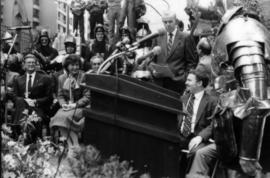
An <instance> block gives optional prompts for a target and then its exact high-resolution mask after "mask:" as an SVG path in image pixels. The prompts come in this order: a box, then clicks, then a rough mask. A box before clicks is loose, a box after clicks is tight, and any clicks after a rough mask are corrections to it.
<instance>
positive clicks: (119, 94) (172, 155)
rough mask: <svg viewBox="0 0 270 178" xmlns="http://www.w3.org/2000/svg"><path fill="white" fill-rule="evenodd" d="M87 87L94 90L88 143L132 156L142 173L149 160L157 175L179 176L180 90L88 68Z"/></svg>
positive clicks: (88, 116)
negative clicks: (176, 90) (95, 71)
mask: <svg viewBox="0 0 270 178" xmlns="http://www.w3.org/2000/svg"><path fill="white" fill-rule="evenodd" d="M85 87H87V88H89V89H90V91H91V108H90V109H85V111H84V115H85V117H86V121H85V129H84V132H83V142H84V143H85V144H92V145H94V146H96V147H97V148H98V149H99V150H100V151H101V152H102V155H104V156H106V157H108V156H110V155H113V154H117V155H119V156H120V158H121V160H127V161H131V162H133V165H132V166H133V167H134V168H135V169H136V170H138V171H139V173H138V175H140V174H142V173H143V172H144V171H145V168H144V166H145V165H147V167H148V168H147V169H148V170H147V171H149V172H150V173H151V175H152V177H153V178H161V177H170V178H179V177H180V160H179V155H180V148H179V139H178V131H177V114H179V112H180V108H182V107H181V102H180V100H179V98H180V96H179V95H178V94H177V93H175V92H172V91H169V90H166V89H164V88H160V87H158V86H156V85H153V84H151V83H146V82H143V81H140V80H138V79H134V78H130V77H128V76H122V75H120V76H119V77H116V76H109V75H95V74H89V75H87V76H86V85H85Z"/></svg>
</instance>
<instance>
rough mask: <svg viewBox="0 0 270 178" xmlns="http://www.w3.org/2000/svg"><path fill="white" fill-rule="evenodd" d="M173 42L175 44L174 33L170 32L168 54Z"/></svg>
mask: <svg viewBox="0 0 270 178" xmlns="http://www.w3.org/2000/svg"><path fill="white" fill-rule="evenodd" d="M172 44H173V34H172V33H170V34H169V41H168V45H167V51H168V54H169V53H170V52H171V49H172Z"/></svg>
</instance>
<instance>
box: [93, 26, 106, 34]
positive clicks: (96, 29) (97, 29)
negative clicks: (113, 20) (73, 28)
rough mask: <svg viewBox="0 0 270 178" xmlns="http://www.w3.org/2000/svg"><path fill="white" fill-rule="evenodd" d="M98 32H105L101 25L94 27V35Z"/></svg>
mask: <svg viewBox="0 0 270 178" xmlns="http://www.w3.org/2000/svg"><path fill="white" fill-rule="evenodd" d="M97 31H99V32H105V28H104V26H103V25H102V24H97V25H96V27H95V33H96V32H97Z"/></svg>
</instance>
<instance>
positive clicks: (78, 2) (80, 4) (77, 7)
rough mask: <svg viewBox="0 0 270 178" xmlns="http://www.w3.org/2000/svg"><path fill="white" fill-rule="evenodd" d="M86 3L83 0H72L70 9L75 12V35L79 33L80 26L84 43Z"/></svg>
mask: <svg viewBox="0 0 270 178" xmlns="http://www.w3.org/2000/svg"><path fill="white" fill-rule="evenodd" d="M85 8H86V4H85V2H84V1H83V0H72V1H71V5H70V9H71V12H72V14H73V18H74V19H73V29H74V32H75V36H77V35H78V27H79V28H80V36H81V42H82V43H84V42H85V39H84V10H85Z"/></svg>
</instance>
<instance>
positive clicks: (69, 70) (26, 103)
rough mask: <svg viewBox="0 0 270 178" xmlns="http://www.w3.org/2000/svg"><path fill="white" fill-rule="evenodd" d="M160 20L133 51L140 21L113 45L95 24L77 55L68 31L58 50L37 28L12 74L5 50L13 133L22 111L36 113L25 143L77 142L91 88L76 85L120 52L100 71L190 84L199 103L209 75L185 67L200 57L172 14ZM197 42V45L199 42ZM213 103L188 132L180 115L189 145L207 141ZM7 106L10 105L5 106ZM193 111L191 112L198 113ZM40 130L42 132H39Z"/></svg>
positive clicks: (143, 30)
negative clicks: (160, 30) (160, 29)
mask: <svg viewBox="0 0 270 178" xmlns="http://www.w3.org/2000/svg"><path fill="white" fill-rule="evenodd" d="M162 21H163V23H164V27H165V31H164V34H161V35H159V36H158V37H157V38H156V39H154V40H148V41H144V42H142V43H140V44H139V47H138V49H136V50H134V51H128V49H129V48H130V47H132V44H133V42H135V41H138V40H140V39H143V38H144V37H145V36H147V35H149V34H151V30H150V28H149V26H148V24H147V23H145V22H143V23H141V24H140V25H138V28H137V32H136V38H135V39H133V38H132V36H131V32H130V30H129V29H128V28H127V27H123V28H120V30H119V42H118V43H115V44H113V45H110V44H109V40H108V38H107V35H106V34H107V33H106V30H105V28H104V26H103V25H102V24H97V25H96V27H95V30H94V40H92V41H91V42H90V44H89V46H86V49H85V50H86V51H87V52H86V53H85V54H86V55H84V56H83V55H80V54H77V51H76V49H77V45H79V44H77V43H76V39H75V37H74V36H72V35H67V36H66V38H65V41H64V45H65V54H61V55H58V52H57V50H56V49H54V48H52V47H51V45H50V39H49V36H48V33H46V32H47V31H42V33H41V35H40V38H39V46H38V47H37V48H36V50H34V51H32V52H31V53H28V54H26V55H24V58H23V60H22V65H21V70H23V71H24V72H20V73H21V75H20V74H17V73H13V72H17V71H12V70H10V69H11V68H12V64H13V63H14V62H13V61H17V60H18V59H17V58H16V57H14V56H12V55H10V56H9V58H8V59H6V60H8V61H9V63H8V68H7V69H8V70H7V72H6V77H7V78H8V79H6V82H7V85H8V89H9V90H8V92H9V91H10V93H9V94H8V95H7V97H5V99H2V93H1V99H2V100H4V101H5V102H6V103H13V105H14V108H15V109H14V111H13V113H12V116H11V118H12V119H11V120H10V121H9V122H10V124H12V125H13V126H14V127H13V128H14V132H15V133H16V134H15V135H14V138H16V136H18V135H19V134H20V133H21V132H22V129H21V128H20V119H22V118H23V117H24V116H25V113H27V114H31V113H36V114H37V115H38V116H39V117H40V118H41V121H40V122H37V123H34V126H35V128H36V129H35V130H33V132H31V133H30V137H29V138H28V140H27V142H26V143H25V144H28V143H33V142H35V141H36V139H37V138H38V137H42V136H44V133H45V135H47V136H48V135H50V136H53V137H54V138H55V139H57V138H59V137H65V138H66V139H67V143H68V145H78V144H79V137H80V135H81V132H82V129H83V126H84V116H83V114H82V109H83V108H85V107H88V106H90V103H91V102H90V100H91V98H90V91H89V90H88V89H86V88H83V87H82V86H81V85H80V84H82V83H83V82H84V77H85V74H96V73H97V71H98V69H99V67H100V66H101V64H102V63H103V62H104V61H105V60H106V59H108V58H109V57H110V56H112V55H114V54H117V53H118V52H121V51H124V52H125V54H124V55H122V56H119V57H118V58H117V59H115V60H114V61H112V63H111V64H110V66H109V67H108V68H107V69H106V70H105V72H104V73H105V74H107V75H116V74H122V75H129V76H131V77H134V78H138V79H139V80H145V81H148V82H151V83H153V84H156V85H159V86H160V87H164V88H166V89H169V90H172V91H175V92H178V93H179V94H181V95H182V94H183V92H184V90H185V88H186V87H189V88H191V91H192V92H194V93H193V94H195V96H196V95H197V94H196V93H199V94H198V97H199V99H198V101H197V107H199V106H198V105H199V103H200V102H204V96H205V97H209V96H208V95H205V93H206V92H205V87H206V85H207V84H208V79H205V78H204V76H201V75H200V74H198V73H197V72H196V71H195V72H194V71H193V72H190V71H192V69H195V68H196V66H197V63H198V62H199V59H197V58H194V56H195V55H192V54H191V53H192V49H191V47H190V46H188V44H189V41H188V40H189V39H190V38H188V34H187V33H185V32H182V30H180V29H179V27H178V24H177V19H176V15H175V13H173V12H166V13H164V14H163V16H162ZM155 47H158V48H159V50H158V52H156V50H154V51H153V49H154V48H155ZM199 47H200V49H202V48H201V46H199ZM195 50H196V49H195ZM12 62H13V63H12ZM204 80H207V81H206V82H205V81H204ZM193 90H194V91H193ZM3 95H6V94H3ZM189 97H190V96H189ZM195 101H196V100H195ZM211 101H212V100H211ZM213 105H214V101H213V102H211V103H209V113H206V115H205V114H204V113H203V114H202V113H200V114H202V115H200V117H202V120H201V121H200V122H199V123H198V124H199V126H198V128H197V127H196V125H193V126H192V127H193V130H192V131H189V133H188V134H187V133H186V131H184V125H185V122H186V121H185V120H186V119H185V118H181V123H179V124H180V125H179V129H180V131H181V134H187V135H183V138H184V139H186V142H190V143H187V144H186V145H185V147H187V148H188V149H190V150H192V151H194V150H200V148H201V147H197V146H199V145H201V143H207V144H206V145H208V138H210V137H211V136H210V135H211V134H210V132H211V131H209V126H210V121H208V120H206V117H209V114H210V112H212V110H213V108H212V106H213ZM90 107H91V106H90ZM200 107H201V106H200ZM200 107H199V108H197V109H196V110H197V111H196V112H200V111H201V110H203V109H201V108H200ZM9 109H11V107H10V105H9ZM11 110H12V109H11ZM196 114H197V113H195V116H192V117H193V118H196V117H199V116H196ZM43 130H45V131H46V132H42V131H43ZM206 131H207V132H206ZM187 138H188V139H187ZM195 138H196V139H195ZM188 145H189V146H188ZM201 146H205V145H201ZM211 146H212V145H211ZM195 147H197V149H195ZM195 159H199V158H195ZM197 167H198V165H192V166H191V171H190V173H196V169H197ZM206 172H208V168H207V170H206Z"/></svg>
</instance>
